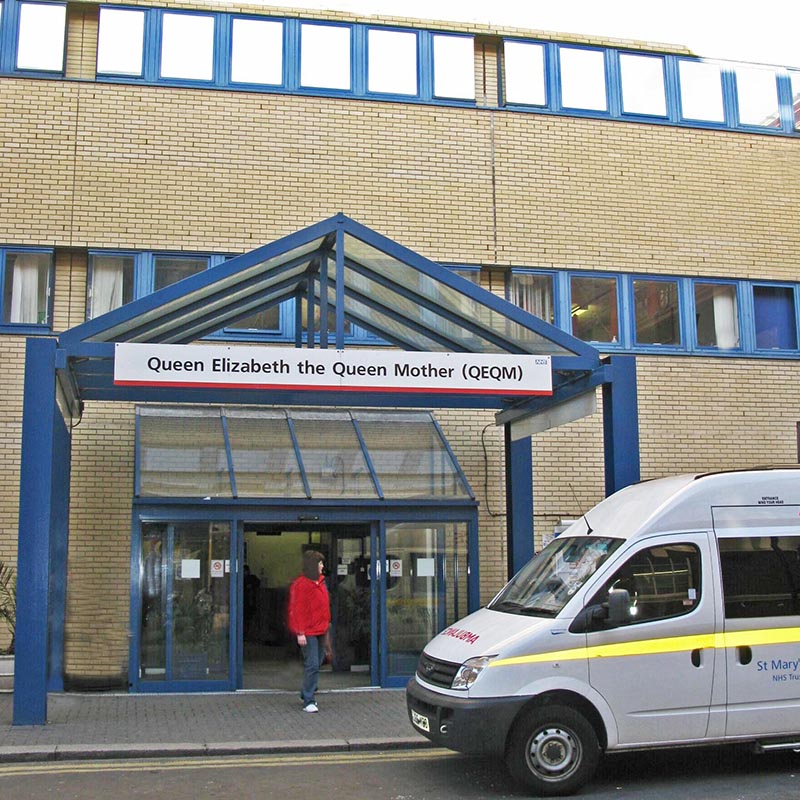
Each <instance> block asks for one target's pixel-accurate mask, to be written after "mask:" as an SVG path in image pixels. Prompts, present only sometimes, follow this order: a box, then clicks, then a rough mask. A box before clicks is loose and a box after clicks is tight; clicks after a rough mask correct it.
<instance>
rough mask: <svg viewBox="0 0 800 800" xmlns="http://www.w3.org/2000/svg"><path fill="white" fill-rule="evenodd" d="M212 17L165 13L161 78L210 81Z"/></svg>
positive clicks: (162, 34)
mask: <svg viewBox="0 0 800 800" xmlns="http://www.w3.org/2000/svg"><path fill="white" fill-rule="evenodd" d="M214 19H215V18H214V17H213V16H210V15H208V16H207V15H203V16H201V15H198V14H172V13H165V14H164V16H163V19H162V26H161V77H162V78H180V79H184V80H195V81H210V80H211V79H212V78H213V77H214Z"/></svg>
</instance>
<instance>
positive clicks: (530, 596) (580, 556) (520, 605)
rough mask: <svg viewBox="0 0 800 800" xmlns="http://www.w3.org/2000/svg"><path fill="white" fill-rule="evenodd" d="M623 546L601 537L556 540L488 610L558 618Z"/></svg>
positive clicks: (527, 565)
mask: <svg viewBox="0 0 800 800" xmlns="http://www.w3.org/2000/svg"><path fill="white" fill-rule="evenodd" d="M622 542H623V540H622V539H611V538H608V537H602V536H575V537H567V538H561V537H558V538H556V539H553V541H552V542H550V544H549V545H547V547H545V549H544V550H542V552H541V553H539V554H538V555H537V556H535V557H534V558H533V559H532V560H531V561H529V562H528V563H527V564H526V565H525V566H524V567H523V568H522V569H521V570H520V571H519V572H518V573H517V574H516V575H515V576H514V577H513V578H512V579H511V580H510V581H509V582H508V583H507V584H506V586H505V588H503V589H502V591H501V592H500V594H498V595H497V597H495V599H494V600H492V602H491V603H489V606H488V607H489V608H490V609H492V611H504V612H506V613H508V614H525V615H529V616H532V617H555V616H556V615H557V614H558V612H559V611H561V609H562V608H563V607H564V606H565V605H566V604H567V601H568V600H569V599H570V598H571V597H572V596H573V595H574V594H575V592H577V591H578V589H580V588H581V586H583V584H584V583H585V582H586V581H587V580H588V579H589V577H591V576H592V575H593V574H594V573H595V572H596V571H597V568H598V567H599V566H600V565H601V564H602V563H603V562H604V561H605V560H606V559H607V558H608V557H609V556H610V555H611V554H612V553H613V552H614V551H615V550H616V549H617V548H618V547H619V546H620V545H621V544H622Z"/></svg>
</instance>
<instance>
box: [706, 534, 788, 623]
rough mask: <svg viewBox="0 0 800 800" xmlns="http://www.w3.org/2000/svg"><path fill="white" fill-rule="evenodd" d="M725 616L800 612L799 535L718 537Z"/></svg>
mask: <svg viewBox="0 0 800 800" xmlns="http://www.w3.org/2000/svg"><path fill="white" fill-rule="evenodd" d="M719 555H720V563H721V566H722V591H723V594H724V595H725V616H726V617H727V618H728V619H741V618H748V617H785V616H795V615H798V614H800V537H797V536H748V537H742V538H736V539H727V538H726V539H720V540H719Z"/></svg>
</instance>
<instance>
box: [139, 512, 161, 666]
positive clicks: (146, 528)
mask: <svg viewBox="0 0 800 800" xmlns="http://www.w3.org/2000/svg"><path fill="white" fill-rule="evenodd" d="M166 553H167V526H166V524H165V523H162V522H159V523H143V524H142V552H141V554H140V560H139V594H140V596H141V598H142V619H141V637H140V644H139V677H140V678H141V679H142V680H161V681H163V680H164V679H165V677H166V671H167V628H166V619H167V595H168V592H167V580H166V574H165V569H166V566H167V564H166V560H165V559H164V556H165V555H166Z"/></svg>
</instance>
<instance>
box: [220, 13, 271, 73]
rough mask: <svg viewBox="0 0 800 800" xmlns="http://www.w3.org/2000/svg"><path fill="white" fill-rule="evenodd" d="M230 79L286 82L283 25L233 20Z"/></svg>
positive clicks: (262, 21) (258, 20)
mask: <svg viewBox="0 0 800 800" xmlns="http://www.w3.org/2000/svg"><path fill="white" fill-rule="evenodd" d="M231 80H232V81H233V82H234V83H262V84H268V85H274V86H279V85H281V84H282V83H283V23H282V22H272V21H270V20H262V19H245V18H242V17H237V18H234V20H233V26H232V29H231Z"/></svg>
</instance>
